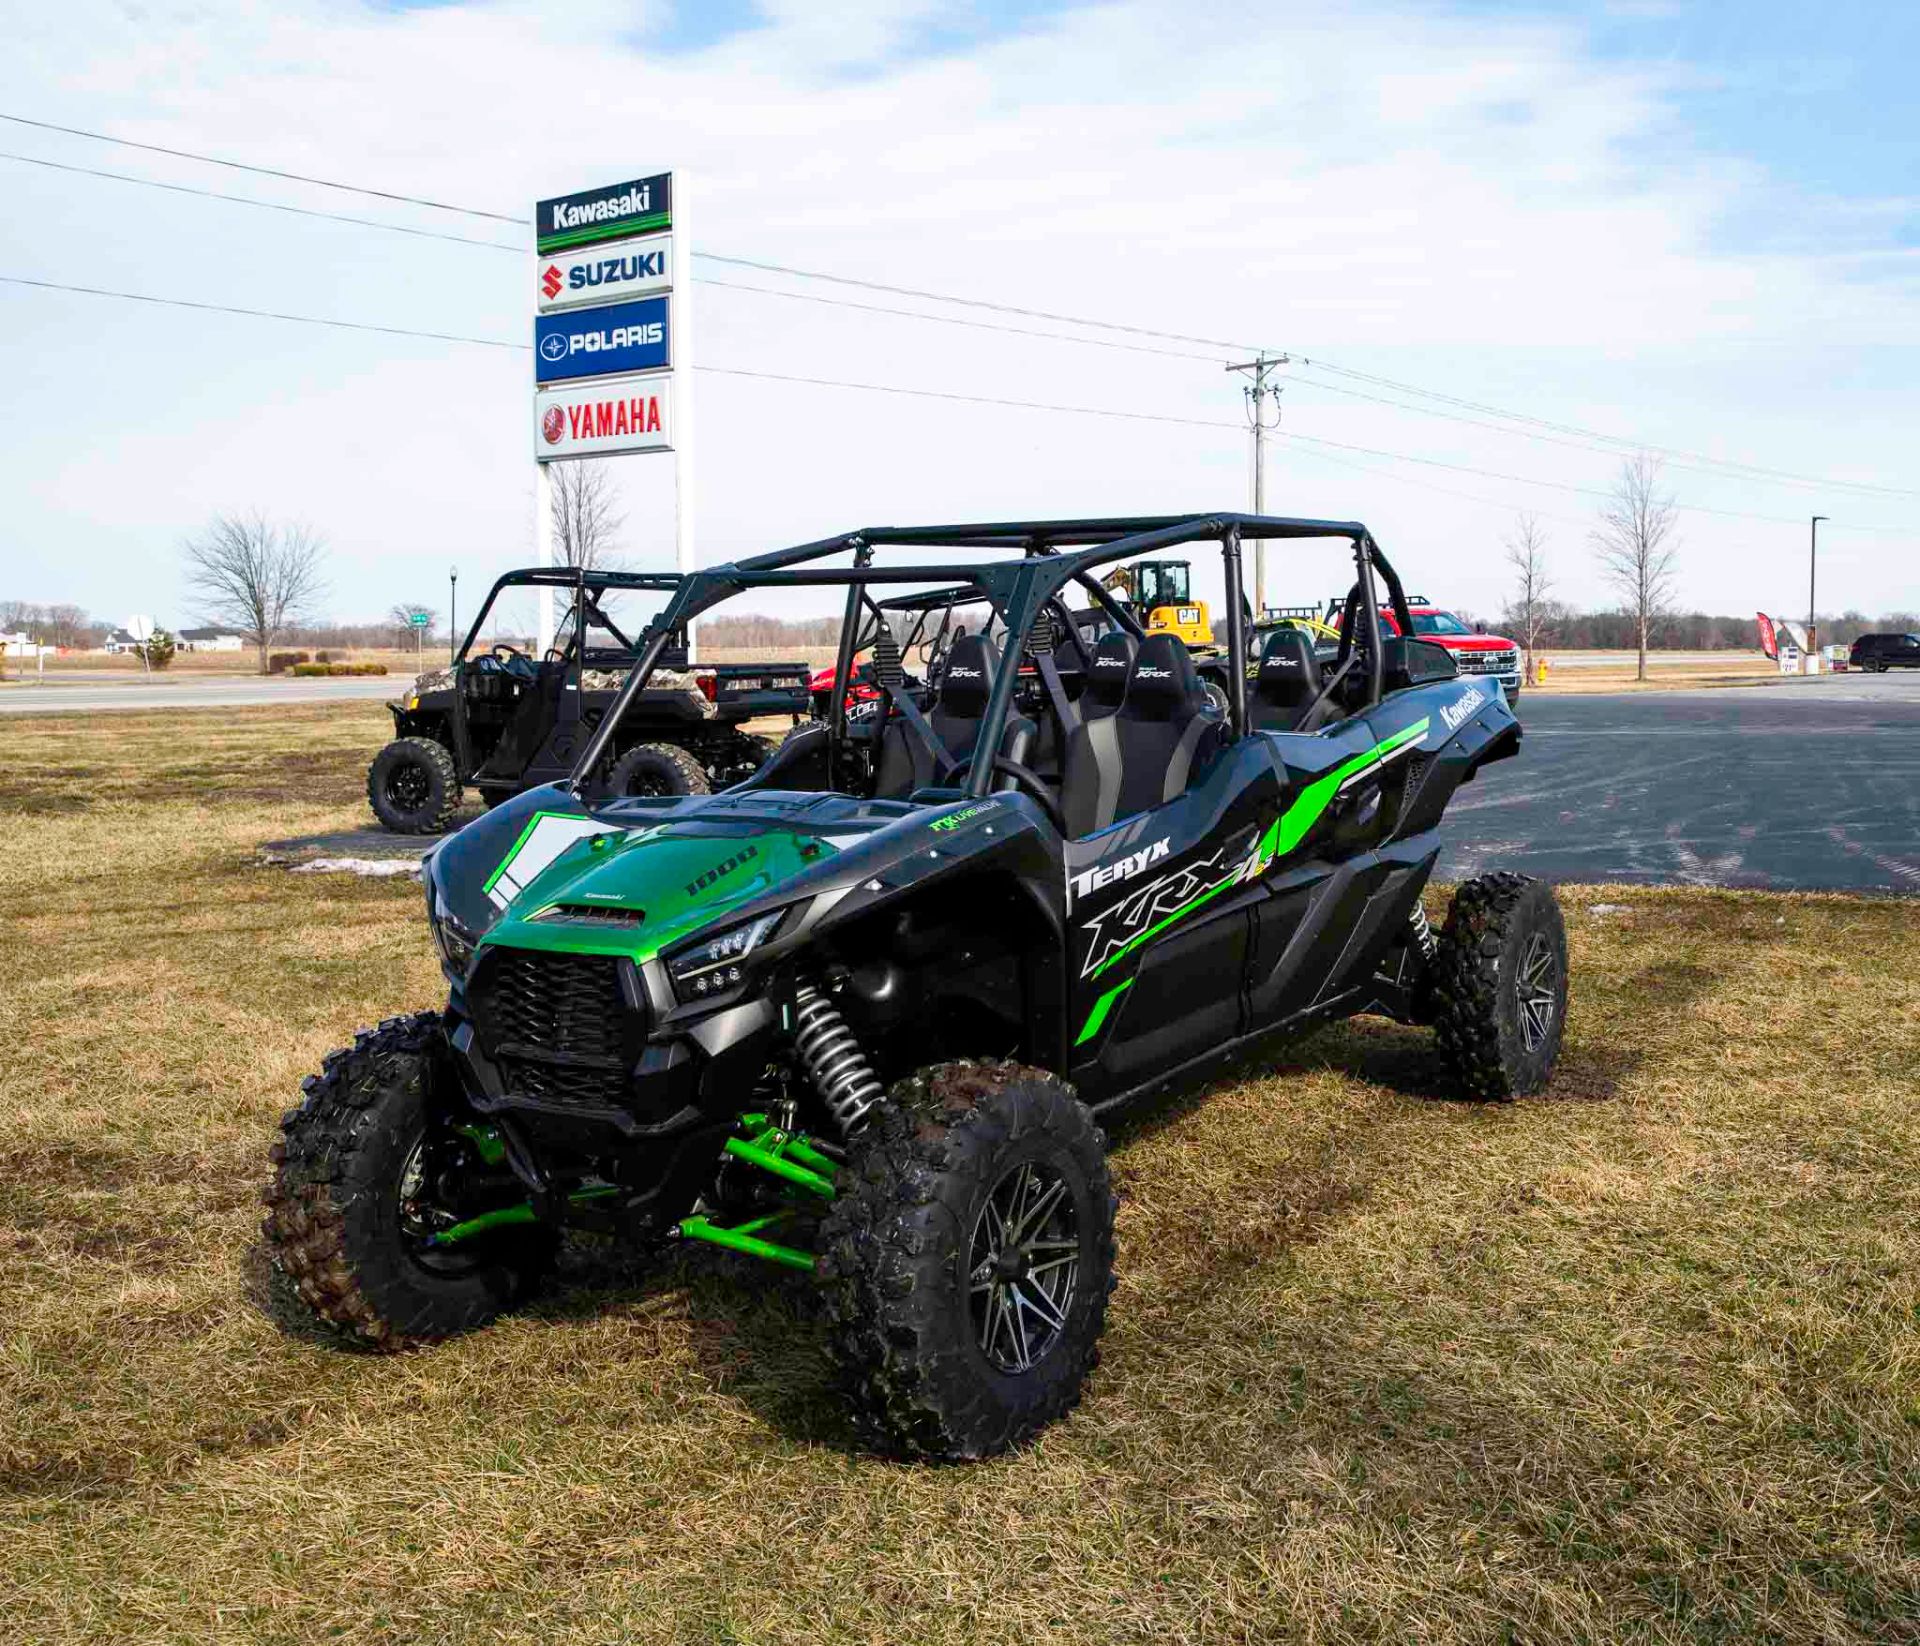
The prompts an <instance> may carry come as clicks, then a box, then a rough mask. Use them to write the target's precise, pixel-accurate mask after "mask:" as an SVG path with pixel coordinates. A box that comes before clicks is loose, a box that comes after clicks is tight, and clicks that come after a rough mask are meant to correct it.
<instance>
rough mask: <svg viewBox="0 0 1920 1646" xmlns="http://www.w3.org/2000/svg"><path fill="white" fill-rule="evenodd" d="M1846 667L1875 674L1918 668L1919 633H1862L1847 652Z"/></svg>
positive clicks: (1919, 652) (1919, 651) (1919, 657)
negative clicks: (1890, 670) (1891, 670)
mask: <svg viewBox="0 0 1920 1646" xmlns="http://www.w3.org/2000/svg"><path fill="white" fill-rule="evenodd" d="M1847 667H1848V668H1850V669H1869V670H1871V671H1872V672H1873V673H1875V674H1885V673H1886V672H1887V670H1889V669H1920V634H1863V635H1861V637H1860V638H1859V639H1858V640H1856V641H1854V643H1853V650H1852V651H1850V652H1849V653H1847Z"/></svg>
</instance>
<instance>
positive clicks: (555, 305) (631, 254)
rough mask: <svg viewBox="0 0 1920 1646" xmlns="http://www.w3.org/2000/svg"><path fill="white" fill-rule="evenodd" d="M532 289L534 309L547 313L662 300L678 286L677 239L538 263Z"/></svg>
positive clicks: (598, 249)
mask: <svg viewBox="0 0 1920 1646" xmlns="http://www.w3.org/2000/svg"><path fill="white" fill-rule="evenodd" d="M533 284H534V306H535V307H536V308H537V309H538V310H539V311H540V313H542V314H552V313H553V312H554V311H555V310H557V309H577V308H581V307H584V306H585V305H587V304H590V303H624V302H627V301H629V300H631V299H633V298H636V297H653V296H657V295H658V294H659V293H661V292H664V291H666V290H667V289H668V288H669V287H670V286H671V285H672V284H673V240H672V237H671V236H669V235H664V234H661V235H655V236H654V237H653V238H651V239H648V240H627V241H623V242H621V243H620V244H619V245H617V246H596V247H594V248H593V249H592V250H591V251H573V252H561V253H559V254H557V255H556V256H553V257H541V258H537V259H535V261H534V272H533Z"/></svg>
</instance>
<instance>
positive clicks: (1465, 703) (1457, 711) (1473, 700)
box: [1440, 686, 1487, 732]
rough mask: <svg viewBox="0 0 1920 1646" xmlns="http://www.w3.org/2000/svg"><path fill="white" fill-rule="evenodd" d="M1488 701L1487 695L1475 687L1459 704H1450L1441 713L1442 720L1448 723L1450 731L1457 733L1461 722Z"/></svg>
mask: <svg viewBox="0 0 1920 1646" xmlns="http://www.w3.org/2000/svg"><path fill="white" fill-rule="evenodd" d="M1486 700H1487V694H1486V693H1485V692H1483V691H1482V690H1481V689H1480V688H1479V687H1478V686H1475V687H1474V688H1473V690H1472V691H1470V692H1468V693H1467V695H1466V696H1465V697H1463V698H1461V699H1460V701H1459V702H1458V703H1449V704H1448V705H1447V706H1446V707H1445V708H1444V709H1442V710H1441V711H1440V718H1441V719H1442V720H1444V721H1445V722H1446V723H1447V730H1448V731H1450V732H1457V731H1458V730H1459V729H1460V722H1461V721H1463V720H1465V719H1466V718H1467V716H1468V715H1470V714H1472V713H1473V711H1474V710H1475V709H1477V708H1479V707H1480V705H1481V704H1482V703H1484V702H1486Z"/></svg>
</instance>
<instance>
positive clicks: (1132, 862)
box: [1067, 837, 1169, 906]
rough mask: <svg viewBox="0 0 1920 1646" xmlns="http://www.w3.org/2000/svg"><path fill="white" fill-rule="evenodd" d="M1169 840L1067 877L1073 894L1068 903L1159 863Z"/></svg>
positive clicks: (1165, 839)
mask: <svg viewBox="0 0 1920 1646" xmlns="http://www.w3.org/2000/svg"><path fill="white" fill-rule="evenodd" d="M1168 849H1169V840H1168V838H1166V837H1162V838H1161V839H1159V840H1156V841H1155V842H1154V843H1153V844H1152V845H1151V846H1142V847H1141V848H1140V850H1139V851H1137V852H1129V853H1127V855H1126V856H1125V857H1116V858H1115V859H1114V860H1113V861H1112V862H1111V863H1096V864H1095V865H1094V866H1093V867H1092V868H1090V869H1082V870H1081V871H1080V872H1079V873H1078V874H1076V875H1070V876H1068V878H1067V889H1068V890H1069V891H1070V892H1071V893H1072V894H1073V895H1072V896H1071V898H1069V900H1068V903H1069V906H1071V905H1072V904H1074V903H1078V902H1080V901H1082V900H1083V899H1084V898H1085V897H1086V895H1087V893H1089V892H1093V891H1098V890H1099V889H1100V888H1101V887H1102V886H1111V885H1112V884H1113V883H1114V882H1115V881H1116V880H1131V879H1132V878H1133V877H1134V876H1135V875H1137V874H1138V873H1139V872H1140V871H1141V870H1142V869H1144V868H1145V867H1146V866H1147V865H1148V864H1149V863H1158V862H1159V861H1160V859H1161V858H1163V857H1165V856H1166V855H1167V851H1168Z"/></svg>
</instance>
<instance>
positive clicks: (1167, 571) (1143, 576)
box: [1101, 560, 1213, 651]
mask: <svg viewBox="0 0 1920 1646" xmlns="http://www.w3.org/2000/svg"><path fill="white" fill-rule="evenodd" d="M1101 583H1102V584H1103V585H1104V586H1105V587H1106V588H1109V589H1111V590H1113V591H1114V592H1115V593H1116V594H1118V595H1119V596H1120V598H1121V599H1122V600H1124V601H1125V602H1126V603H1127V604H1128V605H1129V606H1131V607H1132V608H1133V612H1134V616H1136V617H1137V618H1138V619H1139V620H1140V627H1141V628H1143V629H1145V630H1146V631H1147V633H1148V634H1172V635H1177V636H1178V637H1179V639H1180V642H1181V644H1182V645H1184V646H1186V647H1188V648H1189V649H1190V650H1193V651H1204V650H1206V649H1207V648H1208V647H1210V646H1212V645H1213V620H1212V618H1211V616H1210V615H1209V614H1208V612H1207V603H1206V602H1205V601H1204V600H1195V599H1194V598H1193V579H1192V566H1191V564H1190V563H1189V562H1188V561H1185V560H1134V561H1130V562H1129V563H1128V564H1126V565H1124V566H1116V567H1115V568H1114V569H1113V570H1112V571H1110V572H1108V573H1107V575H1106V576H1105V577H1104V578H1102V579H1101Z"/></svg>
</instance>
